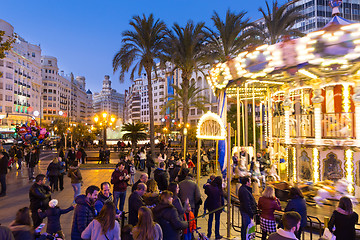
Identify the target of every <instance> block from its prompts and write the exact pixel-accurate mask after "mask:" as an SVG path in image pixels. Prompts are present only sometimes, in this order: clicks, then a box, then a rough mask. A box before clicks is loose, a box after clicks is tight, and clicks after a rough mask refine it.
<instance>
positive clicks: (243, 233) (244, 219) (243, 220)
mask: <svg viewBox="0 0 360 240" xmlns="http://www.w3.org/2000/svg"><path fill="white" fill-rule="evenodd" d="M250 222H251V218H250V216H249V215H248V214H247V213H244V212H241V240H246V230H247V227H248V225H249V224H250Z"/></svg>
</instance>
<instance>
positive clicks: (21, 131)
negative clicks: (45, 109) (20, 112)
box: [18, 127, 27, 136]
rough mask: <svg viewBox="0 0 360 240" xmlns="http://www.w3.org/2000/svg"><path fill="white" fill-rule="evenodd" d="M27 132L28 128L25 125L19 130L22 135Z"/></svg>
mask: <svg viewBox="0 0 360 240" xmlns="http://www.w3.org/2000/svg"><path fill="white" fill-rule="evenodd" d="M26 132H27V129H26V128H24V127H22V128H20V129H19V131H18V133H19V134H20V135H21V136H23V135H25V133H26Z"/></svg>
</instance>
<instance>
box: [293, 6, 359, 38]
mask: <svg viewBox="0 0 360 240" xmlns="http://www.w3.org/2000/svg"><path fill="white" fill-rule="evenodd" d="M329 2H330V1H329V0H300V1H298V2H296V3H295V4H294V5H295V6H301V13H302V14H303V15H305V16H306V17H307V18H305V19H302V20H301V21H298V22H297V23H296V24H295V26H294V28H297V29H299V30H300V31H301V32H303V33H309V32H312V31H315V30H318V29H321V28H322V27H324V26H325V25H326V24H327V23H328V22H330V20H331V18H332V16H331V15H332V8H331V7H330V5H329ZM339 10H340V16H341V17H343V18H345V19H347V20H350V21H354V22H358V21H360V2H359V0H343V1H342V4H341V7H340V9H339Z"/></svg>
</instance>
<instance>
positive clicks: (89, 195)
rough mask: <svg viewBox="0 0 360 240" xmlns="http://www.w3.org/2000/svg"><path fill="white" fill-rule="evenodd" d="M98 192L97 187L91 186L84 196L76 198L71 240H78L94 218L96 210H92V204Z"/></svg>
mask: <svg viewBox="0 0 360 240" xmlns="http://www.w3.org/2000/svg"><path fill="white" fill-rule="evenodd" d="M99 191H100V189H99V187H97V186H94V185H92V186H90V187H88V188H87V189H86V191H85V195H79V196H77V197H76V199H75V203H76V207H75V211H74V218H73V223H72V228H71V239H72V240H78V239H79V240H80V239H81V233H82V232H83V231H84V230H85V228H86V227H87V226H88V225H89V223H90V222H91V221H92V220H93V219H94V218H95V216H96V210H95V208H94V203H95V202H96V199H97V197H98V194H99Z"/></svg>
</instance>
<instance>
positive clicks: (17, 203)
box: [0, 151, 240, 239]
mask: <svg viewBox="0 0 360 240" xmlns="http://www.w3.org/2000/svg"><path fill="white" fill-rule="evenodd" d="M96 154H97V152H95V151H94V152H89V153H88V156H96ZM116 155H117V154H116V153H112V155H111V161H110V162H111V163H115V162H117V161H118V160H117V158H116ZM54 156H56V154H55V153H53V152H48V151H47V152H43V153H42V155H41V156H40V158H41V161H40V164H39V166H38V167H37V168H36V170H35V175H36V174H39V173H44V174H45V173H46V168H47V166H48V164H49V162H50V161H51V159H52V158H53V157H54ZM112 172H113V169H103V168H101V169H100V168H99V169H86V168H84V169H81V174H82V176H83V180H84V186H83V187H82V189H81V190H82V193H84V191H85V189H86V188H87V187H88V186H90V185H97V186H100V183H102V182H104V181H109V182H110V177H111V174H112ZM140 173H141V172H140V171H138V172H137V174H136V176H135V180H137V179H138V178H139V175H140ZM202 181H203V182H204V183H205V181H206V178H204V179H202ZM32 184H33V182H29V180H28V174H27V168H26V167H23V169H22V170H21V171H16V170H15V169H13V170H12V171H10V172H9V173H8V174H7V196H6V197H3V198H0V212H1V214H0V223H1V225H4V226H8V225H9V224H10V222H11V221H13V220H14V218H15V214H16V211H17V210H18V209H20V208H22V207H25V206H29V188H30V186H31V185H32ZM201 186H202V184H201ZM64 188H65V189H64V190H63V191H61V192H60V191H58V192H54V193H53V194H52V198H55V199H58V200H59V206H60V207H61V208H67V207H69V206H71V203H72V201H73V193H74V192H73V189H72V186H71V183H70V178H68V177H66V176H65V177H64ZM200 190H201V193H202V198H203V202H204V201H205V198H206V195H205V194H204V191H203V189H202V187H201V188H200ZM130 193H131V188H130V187H128V189H127V198H126V202H125V211H126V212H127V210H128V201H127V199H128V197H129V196H130ZM203 212H204V210H203V208H202V207H201V209H200V211H199V214H202V213H203ZM72 217H73V212H70V213H68V214H65V215H62V216H61V225H62V229H63V231H64V233H65V236H67V238H66V239H70V233H71V224H72ZM44 222H45V223H46V220H44ZM213 224H214V223H213ZM198 226H200V227H201V230H200V231H201V232H204V233H206V231H207V217H204V218H200V219H199V220H198ZM213 231H214V226H213ZM220 234H221V235H222V236H226V212H223V213H222V214H221V224H220ZM232 235H233V236H234V237H237V238H238V239H240V234H239V233H237V232H235V231H232ZM213 236H215V234H214V233H213ZM212 239H214V238H212ZM235 239H236V238H235Z"/></svg>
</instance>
